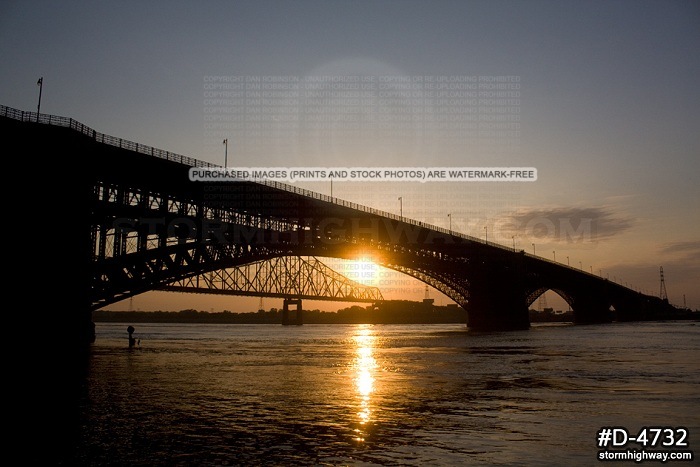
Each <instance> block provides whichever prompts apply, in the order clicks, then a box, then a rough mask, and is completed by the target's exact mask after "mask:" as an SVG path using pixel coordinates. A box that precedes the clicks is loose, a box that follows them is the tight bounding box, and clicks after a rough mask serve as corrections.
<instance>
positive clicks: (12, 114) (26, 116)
mask: <svg viewBox="0 0 700 467" xmlns="http://www.w3.org/2000/svg"><path fill="white" fill-rule="evenodd" d="M0 117H7V118H12V119H14V120H19V121H22V122H35V123H39V124H44V125H54V126H60V127H66V128H71V129H73V130H76V131H78V132H80V133H82V134H84V135H86V136H89V137H91V138H93V139H95V140H96V141H97V142H100V143H104V144H108V145H110V146H115V147H118V148H122V149H128V150H130V151H135V152H138V153H141V154H146V155H149V156H154V157H158V158H161V159H166V160H169V161H173V162H177V163H180V164H184V165H189V166H190V167H220V166H219V165H218V164H213V163H211V162H206V161H202V160H199V159H195V158H194V157H189V156H183V155H181V154H176V153H174V152H170V151H164V150H162V149H158V148H154V147H152V146H147V145H145V144H140V143H135V142H133V141H129V140H125V139H122V138H117V137H114V136H110V135H106V134H104V133H100V132H98V131H95V130H94V129H92V128H90V127H88V126H86V125H83V124H82V123H80V122H78V121H76V120H74V119H72V118H68V117H61V116H57V115H50V114H40V113H36V112H26V111H24V110H18V109H14V108H12V107H7V106H4V105H0ZM257 183H260V184H263V185H265V186H269V187H272V188H277V189H280V190H284V191H287V192H290V193H296V194H299V195H302V196H307V197H309V198H313V199H318V200H321V201H326V202H328V203H332V204H337V205H339V206H344V207H347V208H350V209H354V210H357V211H361V212H366V213H368V214H372V215H376V216H380V217H386V218H389V219H393V220H396V221H399V222H405V223H407V224H411V225H415V226H418V227H424V228H428V229H431V230H435V231H437V232H441V233H444V234H446V235H452V236H454V237H458V238H462V239H464V240H469V241H470V242H475V243H481V244H484V245H488V246H491V247H494V248H499V249H501V250H506V251H515V250H513V248H510V247H506V246H504V245H501V244H498V243H494V242H487V241H485V240H482V239H480V238H477V237H472V236H471V235H467V234H463V233H461V232H456V231H454V230H450V229H446V228H444V227H440V226H437V225H432V224H427V223H425V222H421V221H417V220H415V219H411V218H408V217H405V216H397V215H396V214H394V213H390V212H387V211H382V210H379V209H374V208H371V207H369V206H364V205H362V204H357V203H353V202H351V201H346V200H343V199H340V198H334V197H330V196H328V195H324V194H321V193H317V192H315V191H311V190H307V189H305V188H300V187H298V186H294V185H290V184H288V183H282V182H274V181H265V180H262V181H258V182H257ZM524 254H525V256H527V257H530V258H533V259H538V260H540V261H546V262H548V263H552V264H556V265H558V266H561V267H565V268H569V269H573V270H576V271H578V272H581V273H584V274H588V275H590V276H594V277H599V276H597V275H595V274H593V273H589V272H587V271H584V270H582V269H577V268H575V267H573V266H569V265H565V264H562V263H558V262H556V261H552V260H550V259H547V258H544V257H542V256H537V255H534V254H530V253H524Z"/></svg>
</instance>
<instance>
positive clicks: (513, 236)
mask: <svg viewBox="0 0 700 467" xmlns="http://www.w3.org/2000/svg"><path fill="white" fill-rule="evenodd" d="M513 251H515V235H513Z"/></svg>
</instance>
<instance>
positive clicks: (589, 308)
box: [571, 293, 613, 324]
mask: <svg viewBox="0 0 700 467" xmlns="http://www.w3.org/2000/svg"><path fill="white" fill-rule="evenodd" d="M571 308H572V309H573V310H574V322H575V323H577V324H597V323H611V322H612V320H613V312H612V311H611V310H610V304H609V303H608V302H607V301H606V300H604V298H603V297H600V296H594V295H593V294H590V293H589V294H585V295H581V296H578V297H576V298H575V299H574V303H573V305H572V307H571Z"/></svg>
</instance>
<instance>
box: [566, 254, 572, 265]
mask: <svg viewBox="0 0 700 467" xmlns="http://www.w3.org/2000/svg"><path fill="white" fill-rule="evenodd" d="M566 265H567V266H571V263H570V262H569V257H568V256H567V257H566Z"/></svg>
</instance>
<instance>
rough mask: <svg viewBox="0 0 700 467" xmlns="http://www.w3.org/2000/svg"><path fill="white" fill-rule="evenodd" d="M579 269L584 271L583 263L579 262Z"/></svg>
mask: <svg viewBox="0 0 700 467" xmlns="http://www.w3.org/2000/svg"><path fill="white" fill-rule="evenodd" d="M578 268H579V269H580V270H581V271H583V263H582V262H581V261H579V262H578Z"/></svg>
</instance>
